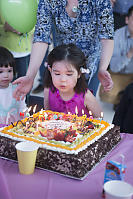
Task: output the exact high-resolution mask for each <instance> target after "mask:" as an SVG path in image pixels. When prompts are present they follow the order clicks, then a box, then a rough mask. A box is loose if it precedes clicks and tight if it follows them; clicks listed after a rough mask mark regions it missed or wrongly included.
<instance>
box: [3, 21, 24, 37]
mask: <svg viewBox="0 0 133 199" xmlns="http://www.w3.org/2000/svg"><path fill="white" fill-rule="evenodd" d="M4 30H5V31H10V32H14V33H16V34H17V35H22V33H21V32H19V31H17V30H15V29H14V28H12V26H10V25H9V24H8V23H7V22H5V25H4Z"/></svg>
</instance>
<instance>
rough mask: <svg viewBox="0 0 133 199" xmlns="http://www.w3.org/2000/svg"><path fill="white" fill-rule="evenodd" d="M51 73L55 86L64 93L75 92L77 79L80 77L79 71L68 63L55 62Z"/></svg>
mask: <svg viewBox="0 0 133 199" xmlns="http://www.w3.org/2000/svg"><path fill="white" fill-rule="evenodd" d="M49 71H50V72H51V76H52V81H53V85H54V86H55V87H56V88H57V89H58V90H59V91H60V92H62V93H68V94H69V93H71V92H74V87H75V86H76V84H77V79H78V78H79V77H80V75H79V74H78V72H77V70H76V69H75V68H74V66H72V64H71V63H69V62H67V61H58V62H54V63H53V65H52V69H51V68H49Z"/></svg>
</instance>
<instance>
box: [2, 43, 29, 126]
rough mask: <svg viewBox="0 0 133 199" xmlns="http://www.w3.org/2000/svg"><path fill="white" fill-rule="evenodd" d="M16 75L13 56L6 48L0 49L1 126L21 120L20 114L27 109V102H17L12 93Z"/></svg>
mask: <svg viewBox="0 0 133 199" xmlns="http://www.w3.org/2000/svg"><path fill="white" fill-rule="evenodd" d="M14 73H15V61H14V58H13V55H12V54H11V53H10V52H9V51H8V50H7V49H6V48H4V47H0V124H7V125H8V124H10V123H11V122H15V121H17V120H19V119H22V118H20V116H19V114H20V112H22V111H24V110H25V109H26V104H25V101H24V100H23V101H16V100H15V99H14V98H13V96H12V93H13V91H14V89H15V88H16V86H14V85H12V83H11V81H12V80H13V75H14Z"/></svg>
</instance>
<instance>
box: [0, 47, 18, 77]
mask: <svg viewBox="0 0 133 199" xmlns="http://www.w3.org/2000/svg"><path fill="white" fill-rule="evenodd" d="M8 66H10V67H12V68H13V73H14V74H15V60H14V57H13V55H12V53H11V52H10V51H9V50H7V49H6V48H4V47H2V46H0V67H8Z"/></svg>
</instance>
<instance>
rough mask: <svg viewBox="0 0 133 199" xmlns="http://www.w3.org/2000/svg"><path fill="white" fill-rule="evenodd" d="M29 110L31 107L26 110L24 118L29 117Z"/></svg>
mask: <svg viewBox="0 0 133 199" xmlns="http://www.w3.org/2000/svg"><path fill="white" fill-rule="evenodd" d="M31 108H32V106H30V107H29V108H28V110H27V111H26V117H30V113H29V112H30V111H31Z"/></svg>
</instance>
